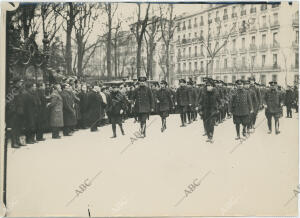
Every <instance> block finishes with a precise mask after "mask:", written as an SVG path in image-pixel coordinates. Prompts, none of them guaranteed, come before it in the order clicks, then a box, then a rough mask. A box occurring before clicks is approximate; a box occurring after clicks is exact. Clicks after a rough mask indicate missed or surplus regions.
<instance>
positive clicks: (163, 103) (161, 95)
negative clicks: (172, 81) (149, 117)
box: [157, 88, 174, 112]
mask: <svg viewBox="0 0 300 218" xmlns="http://www.w3.org/2000/svg"><path fill="white" fill-rule="evenodd" d="M157 100H158V101H159V102H158V112H164V111H170V110H171V109H172V108H173V106H174V103H173V99H172V94H171V92H170V91H169V90H168V89H165V88H161V89H160V90H158V91H157Z"/></svg>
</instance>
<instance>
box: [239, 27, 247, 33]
mask: <svg viewBox="0 0 300 218" xmlns="http://www.w3.org/2000/svg"><path fill="white" fill-rule="evenodd" d="M239 31H240V34H241V35H244V34H246V31H247V29H246V27H245V26H243V27H241V28H240V29H239Z"/></svg>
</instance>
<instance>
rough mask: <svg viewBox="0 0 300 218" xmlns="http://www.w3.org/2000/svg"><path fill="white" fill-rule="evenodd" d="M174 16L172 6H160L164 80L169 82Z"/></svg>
mask: <svg viewBox="0 0 300 218" xmlns="http://www.w3.org/2000/svg"><path fill="white" fill-rule="evenodd" d="M175 19H176V16H175V14H174V5H173V4H169V5H167V6H163V5H160V28H161V37H162V40H163V42H164V45H165V55H166V56H165V59H164V64H165V66H166V72H165V79H166V80H167V81H168V82H170V57H169V55H170V45H171V42H172V40H173V36H174V32H175V29H176V24H175Z"/></svg>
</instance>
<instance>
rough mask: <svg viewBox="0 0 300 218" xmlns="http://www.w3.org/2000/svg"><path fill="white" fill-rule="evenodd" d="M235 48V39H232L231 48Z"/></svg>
mask: <svg viewBox="0 0 300 218" xmlns="http://www.w3.org/2000/svg"><path fill="white" fill-rule="evenodd" d="M235 48H236V39H233V40H232V49H233V50H235Z"/></svg>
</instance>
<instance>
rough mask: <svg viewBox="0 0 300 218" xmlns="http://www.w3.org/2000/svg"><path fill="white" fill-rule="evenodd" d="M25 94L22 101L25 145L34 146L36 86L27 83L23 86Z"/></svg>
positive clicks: (36, 112)
mask: <svg viewBox="0 0 300 218" xmlns="http://www.w3.org/2000/svg"><path fill="white" fill-rule="evenodd" d="M25 88H26V90H25V92H24V94H23V100H24V124H25V136H26V144H34V143H36V142H37V141H36V140H35V135H36V130H37V122H38V107H39V104H40V102H39V99H38V98H37V97H36V84H35V83H33V82H30V81H28V82H27V83H26V85H25Z"/></svg>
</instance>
